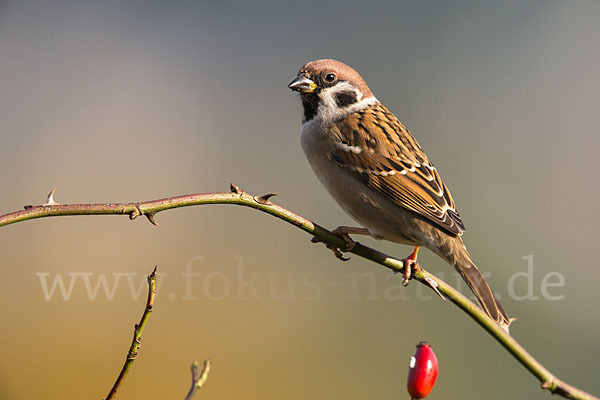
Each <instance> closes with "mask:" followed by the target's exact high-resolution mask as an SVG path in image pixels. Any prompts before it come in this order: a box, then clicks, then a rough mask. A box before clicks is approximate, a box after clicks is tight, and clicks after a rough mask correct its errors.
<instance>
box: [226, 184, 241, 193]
mask: <svg viewBox="0 0 600 400" xmlns="http://www.w3.org/2000/svg"><path fill="white" fill-rule="evenodd" d="M229 190H231V193H235V194H244V191H243V190H242V189H240V187H239V186H238V185H236V184H235V183H231V184H230V185H229Z"/></svg>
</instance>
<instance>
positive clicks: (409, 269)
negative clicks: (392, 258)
mask: <svg viewBox="0 0 600 400" xmlns="http://www.w3.org/2000/svg"><path fill="white" fill-rule="evenodd" d="M402 262H403V263H404V269H403V271H402V286H404V287H406V286H408V281H409V280H411V279H412V277H413V270H416V269H417V268H419V263H418V262H416V261H415V260H413V259H412V258H405V259H403V260H402Z"/></svg>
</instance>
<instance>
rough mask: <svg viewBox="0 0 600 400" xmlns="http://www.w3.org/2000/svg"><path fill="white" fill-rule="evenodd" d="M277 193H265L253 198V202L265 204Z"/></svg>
mask: <svg viewBox="0 0 600 400" xmlns="http://www.w3.org/2000/svg"><path fill="white" fill-rule="evenodd" d="M278 194H279V193H267V194H263V195H262V196H260V197H256V196H254V201H255V202H257V203H260V204H267V203H268V202H269V199H270V198H271V197H273V196H277V195H278Z"/></svg>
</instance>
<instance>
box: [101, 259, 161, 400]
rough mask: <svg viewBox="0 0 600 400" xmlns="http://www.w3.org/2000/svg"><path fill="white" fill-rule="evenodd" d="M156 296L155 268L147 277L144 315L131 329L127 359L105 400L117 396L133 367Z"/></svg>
mask: <svg viewBox="0 0 600 400" xmlns="http://www.w3.org/2000/svg"><path fill="white" fill-rule="evenodd" d="M155 296H156V267H154V270H153V271H152V273H151V274H150V275H148V299H147V300H146V308H144V313H143V314H142V318H141V319H140V322H139V323H138V324H135V327H134V329H133V340H132V341H131V346H130V347H129V351H128V352H127V358H126V359H125V364H123V368H122V369H121V372H120V373H119V377H118V378H117V380H116V381H115V383H114V384H113V386H112V388H111V389H110V392H109V393H108V396H106V399H105V400H111V399H114V398H115V397H116V395H117V390H119V386H120V385H121V383H123V381H124V380H125V377H126V376H127V373H128V372H129V370H130V369H131V367H132V366H133V362H134V361H135V357H136V356H137V354H138V351H139V349H140V340H141V338H142V332H143V330H144V327H145V326H146V322H148V318H150V313H151V312H152V306H153V305H154V297H155Z"/></svg>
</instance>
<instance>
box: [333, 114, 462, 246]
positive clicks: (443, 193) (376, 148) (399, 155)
mask: <svg viewBox="0 0 600 400" xmlns="http://www.w3.org/2000/svg"><path fill="white" fill-rule="evenodd" d="M334 132H335V135H336V140H337V141H338V143H337V146H336V147H335V148H334V149H333V150H332V152H331V153H330V154H329V158H330V159H331V160H332V161H334V162H335V163H337V164H338V165H340V166H343V167H345V168H348V169H349V170H351V171H352V172H353V173H355V174H356V176H357V178H358V179H360V180H362V181H363V182H364V183H365V184H366V185H368V186H369V187H370V188H371V189H373V190H375V191H377V192H379V193H381V194H383V195H384V196H386V197H387V198H389V199H390V200H392V201H393V202H394V203H396V204H398V205H399V206H401V207H403V208H406V209H408V210H411V211H414V212H415V213H417V214H419V215H421V216H422V217H424V218H426V219H427V220H429V221H431V222H432V223H434V224H435V225H437V226H438V227H440V228H441V229H443V230H444V231H446V232H448V233H449V234H451V235H460V234H462V233H463V231H464V230H465V226H464V224H463V223H462V221H461V219H460V216H459V214H458V212H457V211H456V209H455V206H454V201H453V200H452V196H451V195H450V192H449V191H448V188H447V187H446V185H445V184H444V182H443V181H442V178H440V175H439V174H438V172H437V170H436V169H435V167H434V166H433V165H432V164H431V163H430V162H429V160H428V159H427V156H426V155H425V153H424V152H423V150H421V147H420V146H419V144H418V143H417V141H416V140H415V139H414V138H413V137H412V135H411V134H410V132H408V130H407V129H406V128H405V127H404V126H403V125H402V123H400V121H398V119H397V118H396V117H395V116H394V115H393V114H392V113H391V112H390V111H389V110H388V109H387V108H385V107H384V106H383V105H381V104H379V103H377V104H375V105H373V106H371V107H369V108H367V109H365V110H362V111H358V112H356V113H353V114H351V115H349V116H348V117H346V118H344V119H343V120H341V121H339V122H337V123H336V124H335V127H334ZM365 132H369V134H368V135H367V134H366V133H365Z"/></svg>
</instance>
